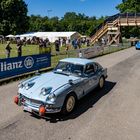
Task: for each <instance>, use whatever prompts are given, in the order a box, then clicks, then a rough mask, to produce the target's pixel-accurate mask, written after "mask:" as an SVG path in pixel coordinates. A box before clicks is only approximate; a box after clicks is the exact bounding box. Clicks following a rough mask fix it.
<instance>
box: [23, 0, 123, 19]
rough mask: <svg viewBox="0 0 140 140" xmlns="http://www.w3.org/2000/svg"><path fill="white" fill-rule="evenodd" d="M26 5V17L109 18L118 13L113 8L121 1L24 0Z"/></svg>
mask: <svg viewBox="0 0 140 140" xmlns="http://www.w3.org/2000/svg"><path fill="white" fill-rule="evenodd" d="M24 1H25V3H26V4H27V5H28V15H31V14H33V15H41V16H49V17H54V16H58V17H59V18H62V17H63V16H64V14H65V13H66V12H76V13H81V14H83V13H84V14H85V15H86V16H90V17H91V16H96V17H97V18H99V17H101V16H111V15H114V14H117V13H118V12H119V11H118V10H117V9H116V8H115V7H116V6H117V5H118V4H120V3H121V2H122V0H24Z"/></svg>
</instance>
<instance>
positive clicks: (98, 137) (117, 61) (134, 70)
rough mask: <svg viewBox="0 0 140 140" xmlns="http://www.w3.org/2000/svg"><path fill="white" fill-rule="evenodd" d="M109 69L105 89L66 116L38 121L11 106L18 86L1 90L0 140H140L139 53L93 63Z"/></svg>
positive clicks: (123, 53) (111, 56)
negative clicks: (98, 63)
mask: <svg viewBox="0 0 140 140" xmlns="http://www.w3.org/2000/svg"><path fill="white" fill-rule="evenodd" d="M94 61H97V62H100V63H101V64H102V65H103V66H105V67H107V68H108V76H109V77H108V79H107V81H106V85H105V88H104V89H102V90H101V91H98V90H94V91H93V92H91V93H90V94H89V95H88V96H86V97H85V98H83V99H82V100H80V101H79V102H78V105H77V108H76V109H75V111H74V112H73V113H72V114H71V115H69V116H66V117H65V116H61V115H60V114H55V115H48V117H49V118H48V119H40V118H38V117H37V116H33V115H31V114H30V113H25V112H23V111H22V108H21V107H17V106H16V105H15V104H14V103H13V96H14V95H15V94H16V92H17V84H18V82H13V83H10V84H8V85H3V86H0V140H139V139H140V51H136V50H135V49H134V48H130V49H127V50H123V51H120V52H117V53H113V54H109V55H106V56H103V57H99V58H97V59H94Z"/></svg>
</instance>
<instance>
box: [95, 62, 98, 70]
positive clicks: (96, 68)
mask: <svg viewBox="0 0 140 140" xmlns="http://www.w3.org/2000/svg"><path fill="white" fill-rule="evenodd" d="M97 70H98V64H97V63H95V64H94V71H95V72H96V71H97Z"/></svg>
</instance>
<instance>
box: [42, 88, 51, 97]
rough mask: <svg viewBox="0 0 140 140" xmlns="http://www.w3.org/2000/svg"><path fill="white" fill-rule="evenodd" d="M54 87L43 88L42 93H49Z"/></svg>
mask: <svg viewBox="0 0 140 140" xmlns="http://www.w3.org/2000/svg"><path fill="white" fill-rule="evenodd" d="M51 90H52V88H51V87H50V88H42V89H41V94H42V95H44V96H46V95H47V94H49V93H50V92H51Z"/></svg>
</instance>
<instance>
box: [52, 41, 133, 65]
mask: <svg viewBox="0 0 140 140" xmlns="http://www.w3.org/2000/svg"><path fill="white" fill-rule="evenodd" d="M130 47H131V43H130V42H124V43H120V44H119V45H111V46H96V47H95V46H94V47H88V48H82V49H77V50H71V51H67V52H66V51H63V52H60V54H59V55H52V58H51V65H52V67H54V66H56V64H57V63H58V61H59V60H60V59H63V58H70V57H79V53H82V56H83V57H85V58H89V59H90V58H95V57H98V56H101V55H105V54H109V53H113V52H116V51H120V50H123V49H127V48H130ZM84 53H86V55H84ZM87 54H88V55H87Z"/></svg>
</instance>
